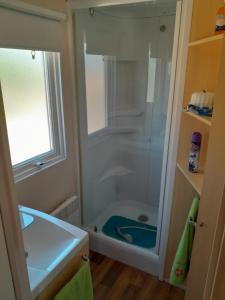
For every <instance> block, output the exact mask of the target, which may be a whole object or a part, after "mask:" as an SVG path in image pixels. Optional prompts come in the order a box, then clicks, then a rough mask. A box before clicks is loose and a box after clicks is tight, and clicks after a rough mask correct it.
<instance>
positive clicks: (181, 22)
mask: <svg viewBox="0 0 225 300" xmlns="http://www.w3.org/2000/svg"><path fill="white" fill-rule="evenodd" d="M148 1H149V2H151V0H148ZM143 2H146V1H144V0H114V1H110V3H109V1H107V0H89V1H86V2H85V3H83V1H80V0H75V1H74V0H70V3H69V5H70V8H71V9H72V13H74V12H75V11H76V10H78V9H81V8H88V7H90V6H91V7H100V6H109V5H121V4H132V3H143ZM192 7H193V0H177V11H176V24H175V32H174V44H173V58H172V59H173V60H172V61H173V64H172V65H173V68H172V70H171V83H170V94H169V104H168V105H169V107H168V118H167V130H166V139H165V149H166V151H165V153H164V158H163V170H162V179H161V182H162V187H161V193H160V194H161V195H160V209H161V215H160V216H159V221H158V224H161V227H160V234H159V235H158V237H157V239H158V244H159V254H158V256H159V275H158V276H159V279H160V280H164V265H165V259H166V251H167V242H168V236H169V226H170V216H171V209H172V200H173V187H174V181H175V169H176V159H177V148H178V137H179V127H180V126H179V125H180V120H181V113H182V98H183V93H184V84H185V75H186V65H187V57H188V43H189V34H190V29H191V19H192ZM74 23H75V22H73V24H72V22H71V26H73V28H74V26H75V24H74ZM73 28H72V29H71V33H72V32H73V33H74V29H73ZM75 28H76V27H75ZM75 34H76V38H74V37H72V36H71V35H70V38H71V39H72V40H73V43H72V44H73V45H72V48H71V51H72V53H76V50H77V52H78V54H77V55H79V54H80V53H81V51H82V49H80V45H77V43H75V40H76V39H77V38H79V36H77V34H78V32H77V31H76V33H75ZM75 44H76V46H77V47H78V48H77V47H75ZM81 59H83V58H80V59H79V60H76V59H75V62H74V74H77V72H79V77H78V78H77V79H76V80H75V78H74V82H76V91H77V102H78V112H79V114H80V115H82V116H84V115H85V110H86V108H85V105H84V104H82V103H80V101H79V98H82V99H85V94H84V89H81V88H80V86H82V85H83V84H84V82H85V74H84V70H83V69H82V67H81V66H82V64H83V63H84V62H83V61H81ZM176 82H179V84H176ZM78 95H79V96H78ZM78 120H79V130H80V133H79V136H80V139H79V143H80V158H81V160H82V149H83V139H82V138H81V135H82V134H83V133H84V131H85V128H86V118H80V117H78ZM80 174H81V179H80V181H81V185H80V189H81V190H80V194H81V197H82V196H83V185H84V182H83V172H82V168H81V165H80ZM82 198H83V197H82ZM81 202H82V201H81ZM81 209H82V203H81ZM160 209H159V210H160ZM81 215H82V216H83V213H81Z"/></svg>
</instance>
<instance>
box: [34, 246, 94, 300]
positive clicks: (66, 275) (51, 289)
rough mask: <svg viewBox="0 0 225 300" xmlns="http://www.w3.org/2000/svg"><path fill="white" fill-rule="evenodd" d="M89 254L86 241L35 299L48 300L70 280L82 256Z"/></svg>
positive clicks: (79, 264)
mask: <svg viewBox="0 0 225 300" xmlns="http://www.w3.org/2000/svg"><path fill="white" fill-rule="evenodd" d="M84 256H85V257H88V256H89V245H88V243H87V244H86V245H85V246H83V247H82V248H81V249H80V251H79V252H78V253H77V254H76V255H75V256H74V257H73V258H72V259H71V260H70V262H69V263H67V265H66V266H65V267H64V268H63V270H62V271H61V272H60V273H59V274H58V275H57V276H56V277H55V278H54V279H53V280H52V282H51V283H50V284H49V285H48V286H47V287H46V288H45V289H44V290H43V291H42V292H41V293H40V294H39V295H38V296H37V297H36V298H35V300H50V299H54V296H55V295H56V294H57V293H58V292H59V291H60V290H61V289H62V288H63V287H64V286H65V285H66V284H67V282H69V281H70V279H71V278H72V277H73V276H74V275H75V274H76V272H77V271H78V270H79V269H80V267H81V265H82V262H83V257H84Z"/></svg>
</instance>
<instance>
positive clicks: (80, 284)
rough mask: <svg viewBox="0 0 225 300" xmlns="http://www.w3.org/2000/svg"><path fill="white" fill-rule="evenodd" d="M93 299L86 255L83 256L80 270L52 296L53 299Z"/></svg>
mask: <svg viewBox="0 0 225 300" xmlns="http://www.w3.org/2000/svg"><path fill="white" fill-rule="evenodd" d="M74 299H77V300H83V299H84V300H93V288H92V279H91V272H90V265H89V259H88V257H86V256H84V257H83V263H82V266H81V268H80V270H79V271H78V272H77V273H76V274H75V276H74V277H73V278H72V279H71V280H70V282H68V283H67V284H66V285H65V286H64V287H63V288H62V289H61V291H60V292H59V293H58V295H57V296H56V297H55V298H54V300H74Z"/></svg>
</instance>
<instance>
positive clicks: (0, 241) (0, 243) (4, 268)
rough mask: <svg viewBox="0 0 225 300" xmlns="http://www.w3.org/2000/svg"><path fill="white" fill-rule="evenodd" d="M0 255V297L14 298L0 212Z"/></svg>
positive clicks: (14, 299)
mask: <svg viewBox="0 0 225 300" xmlns="http://www.w3.org/2000/svg"><path fill="white" fill-rule="evenodd" d="M0 257H1V272H0V287H1V288H0V299H4V300H16V298H15V292H14V286H13V281H12V274H11V268H10V263H9V257H8V252H7V248H6V243H5V233H4V230H3V225H2V218H1V214H0Z"/></svg>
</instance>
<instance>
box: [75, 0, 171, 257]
mask: <svg viewBox="0 0 225 300" xmlns="http://www.w3.org/2000/svg"><path fill="white" fill-rule="evenodd" d="M175 14H176V1H171V2H170V3H168V4H167V3H164V2H163V3H162V2H161V1H152V2H148V3H145V4H134V5H121V6H112V7H101V8H96V9H95V10H94V17H93V16H92V17H91V16H90V11H89V10H81V11H79V12H78V13H77V22H78V27H77V28H78V30H79V31H80V33H81V34H80V35H79V36H82V37H83V40H80V41H79V43H80V47H81V48H85V50H86V53H87V54H88V55H85V61H87V57H94V58H95V64H94V63H93V65H94V66H95V67H93V74H92V76H93V77H92V78H91V79H90V81H91V82H90V85H91V84H92V85H93V90H94V89H95V92H92V93H93V94H95V95H97V97H96V99H97V100H98V101H100V99H101V107H102V108H103V103H104V101H103V99H104V98H106V99H107V112H108V124H107V129H108V130H107V131H106V132H105V134H104V136H101V138H100V137H99V136H97V135H96V136H95V139H93V137H92V138H90V139H86V138H84V137H81V138H83V145H84V147H83V153H82V168H83V170H82V174H83V181H82V182H83V212H84V223H85V225H86V226H88V227H89V228H91V229H95V230H97V231H99V232H102V233H104V234H105V235H108V236H110V237H113V238H114V239H118V240H122V241H124V242H129V243H132V244H134V245H136V246H140V247H143V248H147V249H149V250H151V251H155V252H157V251H158V245H157V238H156V232H159V231H160V228H159V227H160V221H159V219H158V216H159V215H161V214H159V207H160V198H161V195H160V191H161V188H162V187H161V182H163V181H162V164H163V155H164V151H165V132H166V120H167V113H168V112H167V110H168V98H169V86H170V69H171V59H172V47H173V35H174V25H175ZM102 57H105V58H106V57H108V58H110V59H107V60H106V59H105V68H104V71H105V72H103V66H102V60H101V59H100V58H102ZM97 58H99V61H98V63H97ZM100 61H101V62H100ZM85 74H86V78H88V77H89V70H88V69H87V66H86V68H85ZM99 82H101V83H102V84H99ZM103 82H104V84H103ZM86 93H87V98H86V99H80V101H81V105H82V103H85V100H86V102H87V106H88V107H89V109H88V112H87V114H88V122H89V120H90V118H91V117H90V116H91V115H92V116H93V115H95V116H97V113H96V108H97V105H96V104H94V102H93V103H92V104H93V107H91V105H90V99H91V94H92V93H90V91H89V90H88V86H86ZM104 93H106V97H103V94H104ZM99 95H101V97H100V96H99ZM104 109H105V108H104ZM103 111H104V110H103V109H102V110H101V111H100V113H101V115H102V113H103ZM98 113H99V110H98ZM81 117H82V118H83V119H85V116H81ZM97 118H99V117H97ZM101 120H103V118H102V119H101ZM88 130H90V129H89V126H88ZM93 140H94V141H95V142H93ZM85 143H86V144H85ZM162 190H163V188H162ZM115 216H116V217H119V219H118V218H114V217H115ZM121 218H122V220H123V221H122V223H123V224H128V223H129V224H130V225H131V224H133V225H134V224H136V225H137V223H134V222H138V226H143V224H145V225H146V226H147V227H148V226H153V227H154V230H153V231H145V232H143V230H142V231H141V232H142V234H143V235H145V234H146V237H144V238H143V239H142V241H139V242H140V243H139V242H138V243H136V244H135V242H134V241H135V235H136V233H135V232H134V231H132V230H131V231H129V232H126V230H125V229H121V232H122V235H121V232H120V233H119V231H118V230H117V229H118V224H119V222H120V220H121ZM125 219H126V220H125ZM127 219H129V221H127ZM110 228H111V229H110ZM109 229H110V230H109ZM149 232H151V233H149ZM124 233H125V234H126V233H127V235H125V236H124ZM139 233H140V232H139ZM132 235H133V238H132ZM128 240H129V241H128ZM150 240H152V241H153V244H151V245H150V244H149V241H150Z"/></svg>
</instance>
